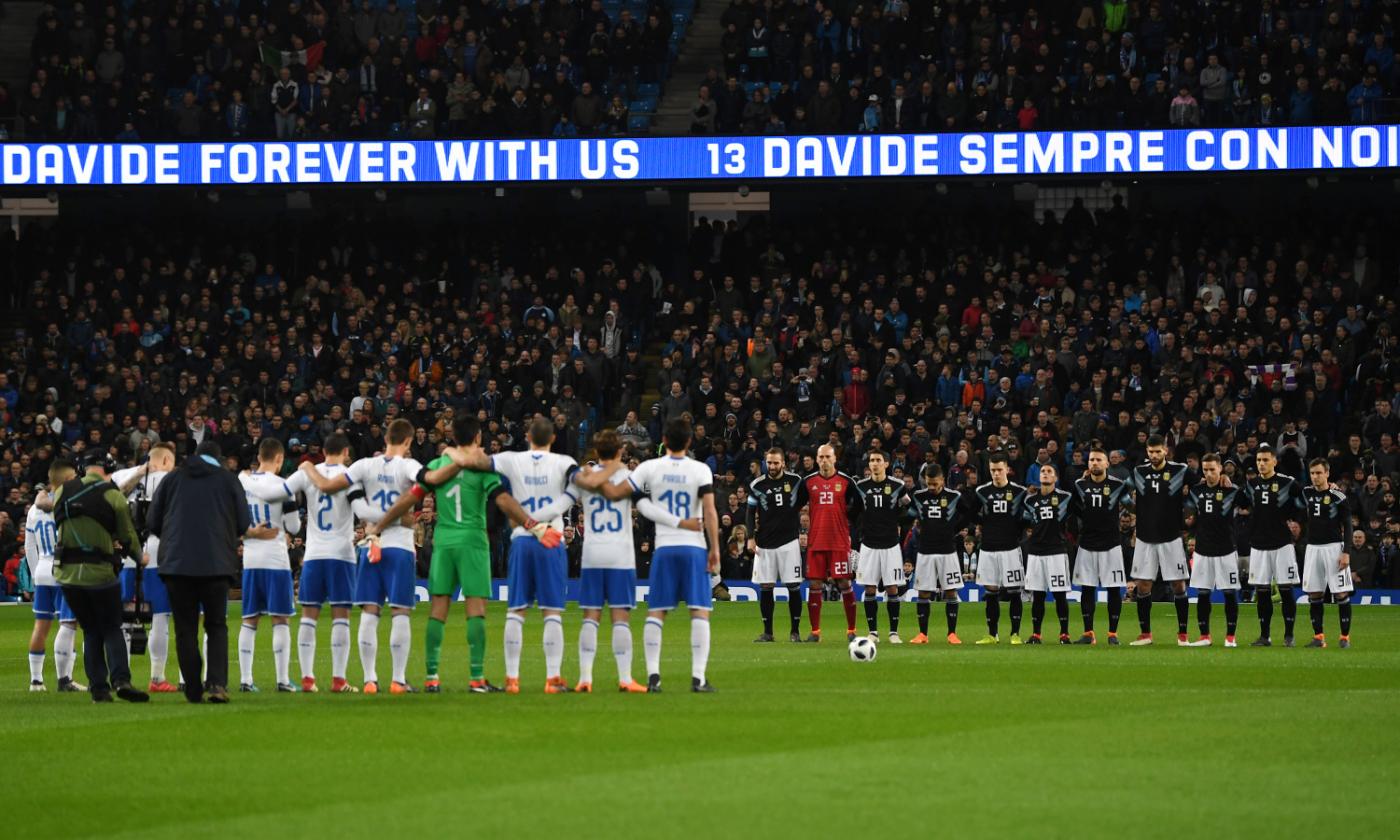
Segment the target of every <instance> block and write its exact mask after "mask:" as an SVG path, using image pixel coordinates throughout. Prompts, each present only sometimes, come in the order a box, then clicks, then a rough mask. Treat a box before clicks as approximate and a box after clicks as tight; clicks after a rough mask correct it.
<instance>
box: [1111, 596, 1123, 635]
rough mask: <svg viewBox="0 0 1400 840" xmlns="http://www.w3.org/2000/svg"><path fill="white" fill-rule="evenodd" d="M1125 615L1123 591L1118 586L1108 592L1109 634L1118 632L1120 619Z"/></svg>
mask: <svg viewBox="0 0 1400 840" xmlns="http://www.w3.org/2000/svg"><path fill="white" fill-rule="evenodd" d="M1122 615H1123V589H1122V588H1121V587H1118V586H1112V587H1109V590H1108V632H1110V633H1117V632H1118V619H1119V618H1121V617H1122Z"/></svg>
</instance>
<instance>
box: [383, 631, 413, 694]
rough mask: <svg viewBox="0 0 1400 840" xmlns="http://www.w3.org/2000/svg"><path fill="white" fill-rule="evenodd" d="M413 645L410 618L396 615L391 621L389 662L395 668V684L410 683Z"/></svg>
mask: <svg viewBox="0 0 1400 840" xmlns="http://www.w3.org/2000/svg"><path fill="white" fill-rule="evenodd" d="M412 644H413V627H412V625H410V624H409V623H408V616H406V615H396V616H394V617H393V618H392V619H390V621H389V661H390V662H392V663H393V666H394V682H396V683H407V682H408V676H407V673H408V654H409V653H410V652H411V650H412V648H411V646H412Z"/></svg>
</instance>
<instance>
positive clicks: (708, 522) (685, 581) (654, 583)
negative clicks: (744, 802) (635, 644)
mask: <svg viewBox="0 0 1400 840" xmlns="http://www.w3.org/2000/svg"><path fill="white" fill-rule="evenodd" d="M690 436H691V430H690V421H689V420H687V419H685V418H679V419H676V420H672V421H670V422H668V423H667V424H666V430H665V433H664V434H663V436H662V439H663V442H664V444H665V447H666V454H665V455H664V456H662V457H660V458H653V459H652V460H650V461H645V462H643V463H642V464H640V465H639V466H638V467H637V469H636V471H635V472H633V473H632V475H631V477H630V478H629V479H628V480H629V481H630V482H631V483H632V487H633V488H634V489H635V490H636V491H637V492H638V493H640V494H642V495H643V496H646V497H647V498H648V499H650V500H651V501H652V502H653V503H655V504H657V505H660V506H661V507H662V508H664V509H665V510H666V512H667V513H669V514H671V515H672V516H674V517H677V518H678V519H682V520H684V519H690V518H691V517H693V516H695V514H696V512H697V510H698V512H699V514H700V521H701V523H702V524H703V525H704V528H705V530H704V533H703V534H702V533H697V532H695V531H690V530H686V529H683V528H677V527H673V526H671V525H668V524H666V523H664V522H657V523H656V552H655V553H654V554H653V555H652V560H651V581H650V582H651V592H650V594H649V595H648V596H647V606H648V608H649V609H648V611H647V622H646V627H645V629H644V630H643V635H642V644H643V647H644V648H645V650H646V663H647V691H649V692H652V693H656V692H660V691H661V627H662V624H663V623H664V622H665V621H666V613H668V612H670V611H671V610H673V609H675V608H676V606H677V605H678V604H679V603H680V601H682V600H684V601H685V603H686V606H687V607H689V608H690V690H691V691H694V692H700V693H707V692H712V691H714V690H715V688H714V686H712V685H710V681H709V680H708V679H707V678H706V676H705V668H706V666H707V664H708V663H709V659H710V607H711V604H712V601H711V594H710V574H711V573H712V572H717V571H719V517H717V516H716V515H715V488H714V476H712V475H711V474H710V468H709V467H707V466H705V465H704V464H702V463H700V462H699V461H696V460H695V459H693V458H688V457H686V450H688V449H689V448H690ZM638 509H639V510H641V511H642V514H643V515H644V516H645V515H647V513H648V509H647V507H644V506H641V505H640V504H639V507H638ZM707 538H708V542H709V550H708V552H707V551H706V539H707Z"/></svg>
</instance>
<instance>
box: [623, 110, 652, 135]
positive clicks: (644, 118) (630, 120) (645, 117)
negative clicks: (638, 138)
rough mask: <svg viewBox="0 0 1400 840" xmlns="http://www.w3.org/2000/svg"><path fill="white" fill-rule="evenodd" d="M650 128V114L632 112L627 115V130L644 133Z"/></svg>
mask: <svg viewBox="0 0 1400 840" xmlns="http://www.w3.org/2000/svg"><path fill="white" fill-rule="evenodd" d="M650 129H651V116H650V115H649V114H632V115H630V116H628V117H627V130H628V132H634V133H638V134H640V133H644V132H646V131H649V130H650Z"/></svg>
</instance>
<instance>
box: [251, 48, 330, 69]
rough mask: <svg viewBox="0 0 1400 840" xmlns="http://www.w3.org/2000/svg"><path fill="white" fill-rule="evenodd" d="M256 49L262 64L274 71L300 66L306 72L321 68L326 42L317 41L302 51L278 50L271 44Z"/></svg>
mask: <svg viewBox="0 0 1400 840" xmlns="http://www.w3.org/2000/svg"><path fill="white" fill-rule="evenodd" d="M258 49H259V50H260V52H261V53H262V61H263V64H266V65H267V66H268V67H271V68H272V69H274V70H278V69H280V68H283V67H291V66H292V65H294V64H301V65H303V66H305V67H306V69H307V70H315V69H316V68H317V67H320V66H321V59H322V58H323V57H325V54H326V42H325V41H317V42H316V43H314V44H312V45H311V46H309V47H307V48H306V49H304V50H279V49H277V48H276V47H274V46H273V45H271V44H261V45H260V46H259V47H258Z"/></svg>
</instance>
